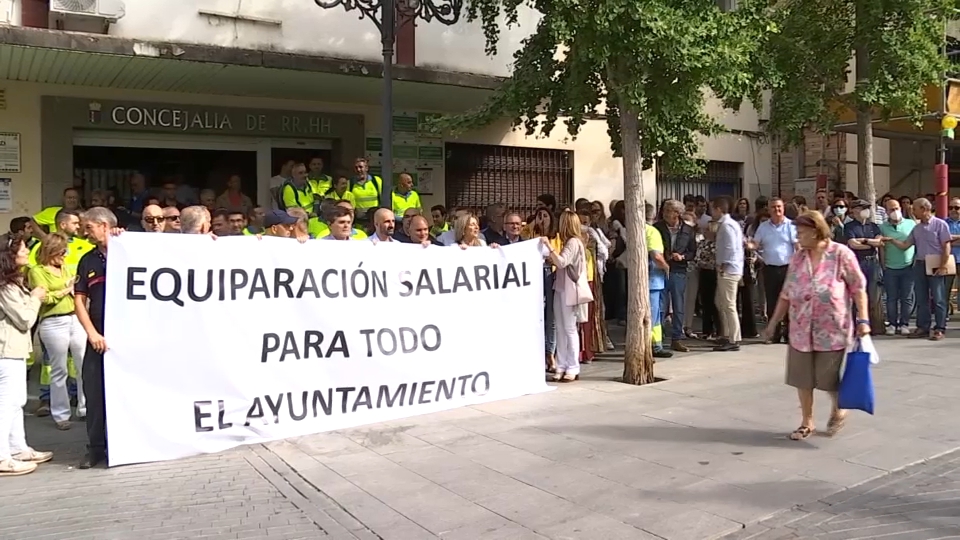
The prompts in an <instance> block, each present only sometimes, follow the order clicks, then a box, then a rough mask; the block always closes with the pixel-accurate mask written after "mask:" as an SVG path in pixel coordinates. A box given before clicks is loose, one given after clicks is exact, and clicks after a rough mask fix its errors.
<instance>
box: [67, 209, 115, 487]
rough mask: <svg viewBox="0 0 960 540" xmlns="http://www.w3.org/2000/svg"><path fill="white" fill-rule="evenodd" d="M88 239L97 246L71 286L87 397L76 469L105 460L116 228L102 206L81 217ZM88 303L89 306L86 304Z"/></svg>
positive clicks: (78, 271) (81, 265)
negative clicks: (106, 359)
mask: <svg viewBox="0 0 960 540" xmlns="http://www.w3.org/2000/svg"><path fill="white" fill-rule="evenodd" d="M84 226H85V227H86V231H87V239H88V240H90V241H91V242H93V243H94V244H95V245H96V249H93V250H91V251H89V252H88V253H87V254H86V255H84V256H83V258H81V259H80V265H79V267H78V268H77V283H76V284H75V285H74V295H75V299H76V310H77V318H78V319H80V324H81V325H83V329H84V331H86V333H87V352H86V354H84V356H83V373H82V375H83V376H82V379H83V393H84V395H85V396H86V398H87V439H88V444H87V455H86V456H85V457H84V458H83V459H82V460H81V461H80V465H79V466H78V468H80V469H89V468H91V467H93V466H95V465H96V464H97V463H99V462H101V461H104V460H105V459H106V457H107V416H106V415H107V410H106V403H105V400H104V383H103V353H104V352H105V351H106V350H107V342H106V340H105V339H104V337H103V334H104V324H103V323H104V307H105V303H106V281H107V242H108V241H109V239H110V231H111V230H113V229H116V227H117V216H115V215H114V214H113V212H111V211H110V210H107V209H106V208H103V207H99V206H98V207H94V208H91V209H90V210H88V211H87V212H86V213H85V214H84ZM88 301H89V306H88V305H87V303H88Z"/></svg>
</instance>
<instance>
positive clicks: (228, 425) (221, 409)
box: [217, 399, 233, 429]
mask: <svg viewBox="0 0 960 540" xmlns="http://www.w3.org/2000/svg"><path fill="white" fill-rule="evenodd" d="M217 409H218V411H219V412H218V414H217V428H219V429H229V428H232V427H233V423H232V422H224V421H223V416H224V414H226V410H225V409H226V407H225V406H224V404H223V400H222V399H221V400H218V401H217Z"/></svg>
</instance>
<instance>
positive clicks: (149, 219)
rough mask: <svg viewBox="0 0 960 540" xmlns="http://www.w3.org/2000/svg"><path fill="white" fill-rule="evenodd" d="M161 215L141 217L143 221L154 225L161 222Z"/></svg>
mask: <svg viewBox="0 0 960 540" xmlns="http://www.w3.org/2000/svg"><path fill="white" fill-rule="evenodd" d="M163 219H164V218H162V217H145V218H143V221H144V223H149V224H151V225H156V224H157V223H163Z"/></svg>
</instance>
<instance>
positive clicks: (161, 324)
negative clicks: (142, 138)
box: [105, 233, 549, 466]
mask: <svg viewBox="0 0 960 540" xmlns="http://www.w3.org/2000/svg"><path fill="white" fill-rule="evenodd" d="M542 267H543V264H542V256H541V255H540V251H539V246H538V244H537V242H536V241H530V242H523V243H520V244H515V245H510V246H505V247H502V248H499V249H491V248H472V249H466V250H462V249H459V248H456V247H447V248H444V247H439V246H431V247H428V248H424V247H422V246H419V245H410V244H399V243H381V244H376V245H374V244H372V243H371V242H324V241H310V242H307V243H305V244H300V243H298V242H296V241H293V240H288V239H277V238H264V239H262V240H257V239H256V238H254V237H228V238H219V239H217V240H212V239H211V238H209V237H207V236H200V235H196V236H194V235H186V236H184V235H163V234H147V233H125V234H123V235H121V236H118V237H114V238H112V239H111V240H110V257H109V258H108V270H109V275H110V279H109V280H107V304H106V321H105V329H106V332H105V333H106V340H107V345H108V347H109V350H108V351H107V353H106V357H105V382H106V396H107V424H108V425H109V429H108V436H109V443H108V447H109V460H110V465H111V466H113V465H123V464H127V463H140V462H147V461H159V460H167V459H175V458H180V457H185V456H190V455H194V454H200V453H207V452H218V451H221V450H225V449H228V448H231V447H235V446H238V445H241V444H252V443H260V442H266V441H271V440H276V439H282V438H286V437H293V436H299V435H307V434H311V433H319V432H323V431H330V430H336V429H342V428H349V427H353V426H358V425H362V424H369V423H374V422H381V421H386V420H393V419H399V418H404V417H408V416H413V415H418V414H424V413H430V412H435V411H442V410H446V409H452V408H457V407H462V406H465V405H471V404H477V403H483V402H488V401H494V400H500V399H506V398H512V397H517V396H521V395H524V394H530V393H536V392H542V391H545V390H547V389H548V388H549V387H547V385H546V384H545V381H544V377H543V346H544V344H543V323H542V321H543V315H542V314H543V308H542V297H543V284H542V280H543V277H542V272H541V269H542ZM491 325H493V327H496V328H497V331H496V336H491V335H490V334H489V332H488V330H489V329H490V328H491Z"/></svg>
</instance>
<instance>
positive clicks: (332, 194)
mask: <svg viewBox="0 0 960 540" xmlns="http://www.w3.org/2000/svg"><path fill="white" fill-rule="evenodd" d="M323 198H324V199H330V200H331V201H337V202H340V201H347V202H348V203H350V204H351V205H353V207H354V208H356V206H357V198H356V197H355V196H354V195H353V192H352V191H350V190H347V191H344V192H343V195H340V194H338V193H337V191H336V190H335V189H333V188H330V189H329V190H327V193H326V195H324V196H323Z"/></svg>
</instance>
